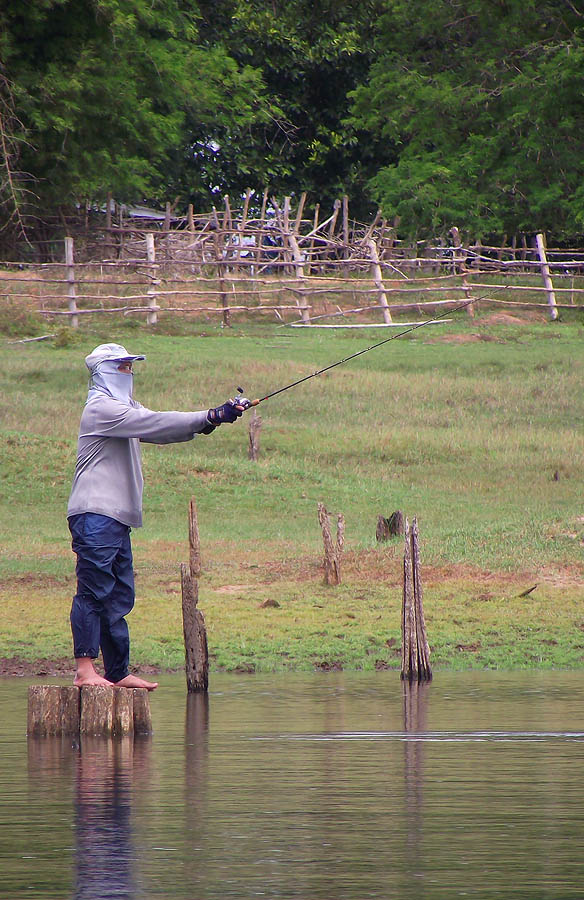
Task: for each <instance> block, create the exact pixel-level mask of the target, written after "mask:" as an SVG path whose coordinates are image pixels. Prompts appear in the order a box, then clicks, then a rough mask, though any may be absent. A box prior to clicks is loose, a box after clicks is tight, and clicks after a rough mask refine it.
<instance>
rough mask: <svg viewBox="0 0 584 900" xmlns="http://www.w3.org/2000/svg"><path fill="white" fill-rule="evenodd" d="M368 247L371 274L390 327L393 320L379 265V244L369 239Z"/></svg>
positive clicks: (384, 317)
mask: <svg viewBox="0 0 584 900" xmlns="http://www.w3.org/2000/svg"><path fill="white" fill-rule="evenodd" d="M367 246H368V247H369V253H370V254H371V274H372V275H373V280H374V281H375V286H376V287H377V290H378V292H379V305H380V307H381V310H382V312H383V321H384V322H385V324H386V325H390V324H391V321H392V318H391V313H390V311H389V306H388V303H387V296H386V294H385V285H384V284H383V279H382V277H381V266H380V264H379V254H378V253H377V244H376V243H375V241H374V240H373V238H368V239H367Z"/></svg>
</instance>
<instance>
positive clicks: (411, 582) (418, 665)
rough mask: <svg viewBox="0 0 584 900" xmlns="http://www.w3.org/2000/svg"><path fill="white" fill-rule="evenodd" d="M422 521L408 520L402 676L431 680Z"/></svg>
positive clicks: (405, 551) (406, 524) (403, 609)
mask: <svg viewBox="0 0 584 900" xmlns="http://www.w3.org/2000/svg"><path fill="white" fill-rule="evenodd" d="M418 538H419V535H418V523H417V520H416V519H413V520H412V524H411V526H410V523H409V522H408V520H407V518H406V520H405V545H404V576H403V604H402V671H401V677H402V679H404V680H405V679H407V680H408V681H414V680H417V681H429V680H430V679H431V678H432V669H431V668H430V647H429V645H428V639H427V637H426V624H425V621H424V609H423V603H422V580H421V575H420V551H419V541H418Z"/></svg>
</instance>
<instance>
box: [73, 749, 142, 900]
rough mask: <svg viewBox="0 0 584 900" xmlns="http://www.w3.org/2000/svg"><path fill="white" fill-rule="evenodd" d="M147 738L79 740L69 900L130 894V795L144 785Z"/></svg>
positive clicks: (100, 899) (128, 896) (133, 890)
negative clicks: (73, 876) (72, 889)
mask: <svg viewBox="0 0 584 900" xmlns="http://www.w3.org/2000/svg"><path fill="white" fill-rule="evenodd" d="M149 752H150V739H149V737H147V736H143V735H136V737H135V738H132V737H124V738H120V739H118V740H109V739H104V738H84V739H82V743H81V747H80V749H79V753H78V757H77V767H76V785H77V790H76V803H75V831H76V836H77V846H76V866H75V868H76V879H75V882H76V883H75V892H74V895H73V896H74V898H75V900H106V898H110V897H115V898H119V900H131V898H134V897H135V895H136V883H135V873H134V863H133V860H134V856H135V851H134V846H133V836H132V815H131V812H132V795H133V793H134V792H136V791H137V790H139V789H140V785H141V784H142V785H143V786H145V785H146V783H147V774H148V755H149Z"/></svg>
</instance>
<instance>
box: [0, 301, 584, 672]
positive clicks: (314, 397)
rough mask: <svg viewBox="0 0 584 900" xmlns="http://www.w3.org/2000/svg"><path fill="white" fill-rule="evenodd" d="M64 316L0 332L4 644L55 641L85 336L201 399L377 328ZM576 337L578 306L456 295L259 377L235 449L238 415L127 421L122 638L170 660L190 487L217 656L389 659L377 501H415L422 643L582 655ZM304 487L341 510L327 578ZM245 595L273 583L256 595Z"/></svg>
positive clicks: (505, 660)
mask: <svg viewBox="0 0 584 900" xmlns="http://www.w3.org/2000/svg"><path fill="white" fill-rule="evenodd" d="M82 324H83V327H82V329H80V334H72V333H70V332H68V331H65V332H63V333H62V334H61V335H60V338H59V340H57V341H56V342H55V341H53V342H49V341H47V342H40V343H33V344H10V343H8V340H7V339H6V338H4V339H3V341H2V344H3V346H2V351H1V356H0V385H1V392H0V409H1V412H0V420H1V422H2V426H1V433H0V444H1V457H0V517H1V521H2V541H1V556H0V591H1V595H2V596H1V602H2V610H3V613H2V619H1V624H0V657H3V658H11V657H20V658H22V659H24V660H28V661H31V662H32V661H34V660H36V659H38V658H55V657H66V656H67V655H68V654H69V652H70V639H69V629H68V610H69V606H70V599H71V595H72V593H73V590H74V578H73V570H74V557H73V555H72V553H71V551H70V546H69V535H68V530H67V524H66V519H65V511H66V504H67V498H68V493H69V488H70V483H71V477H72V473H73V468H74V463H75V446H76V436H77V427H78V421H79V416H80V412H81V408H82V405H83V403H84V400H85V395H86V384H87V382H86V370H85V367H84V364H83V357H84V356H85V355H86V354H87V353H88V352H89V351H90V350H91V349H92V348H93V347H94V346H95V345H96V344H98V343H100V342H102V341H104V340H116V341H120V342H121V343H124V344H125V345H126V346H128V348H129V349H131V350H132V351H140V352H144V353H146V355H147V361H146V362H145V363H142V364H137V366H136V371H137V375H136V378H135V395H136V397H137V398H138V399H139V400H140V401H141V402H142V403H144V405H146V406H149V407H151V408H155V409H192V408H194V409H201V408H206V407H208V406H209V405H216V404H218V403H220V402H222V401H223V400H225V399H226V398H227V397H229V396H233V394H234V392H235V391H236V387H237V386H238V385H242V386H243V387H244V388H245V391H246V393H247V394H248V396H262V395H263V394H265V393H267V392H269V391H271V390H274V389H276V388H278V387H280V386H283V385H284V384H286V383H288V382H290V381H293V380H295V379H297V378H300V377H302V376H303V375H306V374H308V373H310V372H312V371H314V370H315V369H317V368H320V367H322V366H325V365H327V364H329V363H331V362H334V361H335V360H337V359H340V358H342V357H344V356H346V355H348V354H350V353H353V352H356V351H357V350H359V349H361V348H362V347H364V346H367V345H369V344H371V343H374V342H375V341H377V340H381V339H382V338H385V337H387V336H389V334H388V331H382V330H381V329H374V330H369V331H366V330H361V329H359V330H357V331H354V332H353V331H318V330H314V331H307V330H291V329H289V328H282V327H280V328H278V327H277V326H276V325H272V324H262V325H259V324H249V323H245V324H243V323H241V324H236V325H235V326H234V327H233V328H231V329H223V330H222V329H221V328H219V327H217V326H216V325H214V324H209V325H205V326H204V327H203V326H201V325H200V324H199V325H197V326H189V325H187V324H185V325H182V326H181V327H177V326H176V325H173V326H172V328H171V326H170V323H169V324H165V322H164V320H162V322H161V324H160V326H159V328H158V329H157V331H156V332H155V333H152V330H151V329H147V328H146V327H145V326H143V325H141V324H137V323H135V322H132V323H127V324H120V323H119V322H117V323H115V324H114V323H113V321H112V320H111V319H108V321H107V322H105V321H104V319H99V320H93V321H92V322H91V323H89V322H87V321H84V322H83V323H82ZM108 329H109V330H108ZM165 331H166V332H170V331H174V332H175V333H164V332H165ZM583 338H584V330H583V327H582V321H581V316H580V317H579V314H577V313H574V314H573V315H572V314H571V320H570V319H569V318H568V319H567V320H565V321H562V322H561V323H560V322H558V323H549V322H546V321H544V320H543V318H542V319H531V320H523V321H522V320H521V319H518V318H517V317H510V316H505V315H500V314H497V315H495V314H493V313H492V312H489V313H486V314H484V315H482V316H479V317H478V318H476V319H475V320H470V319H468V318H467V317H466V316H465V315H460V316H458V317H455V321H453V322H451V323H448V324H441V325H439V326H431V327H427V328H423V329H419V330H418V331H416V332H414V333H413V334H412V335H410V336H407V337H403V338H400V339H399V340H395V341H392V342H391V343H390V344H388V345H386V346H384V347H382V348H379V349H376V350H373V351H372V352H371V353H367V354H365V355H363V356H361V357H359V358H358V359H356V360H354V361H352V362H349V363H347V364H346V365H343V366H341V367H339V368H336V369H334V370H333V371H331V372H329V373H327V374H325V375H323V376H321V377H319V378H315V379H312V380H311V381H309V382H307V383H306V384H303V385H301V386H299V387H297V388H294V389H293V390H291V391H289V392H287V393H284V394H281V395H280V396H278V397H275V398H273V399H272V400H270V401H267V402H266V403H265V404H263V405H262V406H261V407H260V408H259V411H260V413H261V416H262V420H263V427H262V432H261V458H260V460H259V461H258V462H257V463H253V462H251V461H249V460H248V458H247V445H248V437H247V424H246V421H245V419H244V420H242V421H240V422H239V423H237V424H236V425H233V426H223V427H222V428H221V429H219V430H218V431H216V432H215V433H214V434H212V435H210V436H208V437H205V436H201V437H199V438H197V439H195V441H193V442H191V443H188V444H178V445H172V446H165V447H156V446H149V445H145V446H144V447H143V463H144V474H145V478H146V488H145V495H144V513H145V527H144V528H143V529H141V530H139V531H135V532H134V535H133V537H134V555H135V565H136V573H137V604H136V608H135V610H134V612H133V613H132V614H131V616H130V625H131V631H132V638H133V661H134V662H135V663H137V664H142V665H145V664H150V665H154V666H160V667H177V666H180V665H181V663H182V654H183V650H182V631H181V629H182V625H181V613H180V573H179V566H180V562H181V561H184V560H186V559H187V558H188V547H187V537H188V531H187V508H188V501H189V498H190V497H195V498H196V502H197V506H198V510H199V524H200V532H201V541H202V549H203V563H204V572H203V576H202V579H201V584H200V605H201V608H202V609H203V611H204V613H205V616H206V620H207V626H208V631H209V644H210V650H211V653H212V656H213V660H214V665H215V666H216V667H222V668H226V669H229V670H233V669H241V670H248V671H271V670H279V669H283V668H284V669H286V668H290V669H310V668H314V667H321V668H329V667H339V666H342V667H345V668H374V667H378V668H379V667H386V666H390V667H396V668H397V667H399V664H400V657H399V647H400V633H399V629H400V604H401V558H402V546H401V539H393V540H392V541H391V542H389V543H387V544H378V543H377V542H376V539H375V528H376V522H377V516H378V515H379V514H383V515H386V516H388V515H389V514H390V513H391V512H393V511H394V510H397V509H401V510H402V511H403V512H404V514H405V515H407V516H410V517H413V516H417V518H418V522H419V528H420V535H421V552H422V576H423V581H424V589H425V600H424V603H425V611H426V618H427V625H428V633H429V639H430V645H431V648H432V653H433V656H432V662H433V665H434V666H435V667H440V666H448V667H456V668H461V667H471V666H475V667H526V666H527V667H529V666H542V667H546V666H547V667H550V666H556V667H577V666H580V665H582V664H583V662H584V607H583V605H582V602H583V601H584V587H583V584H584V580H583V576H584V564H583V558H582V554H583V549H584V546H583V545H584V540H583V539H584V502H583V494H582V472H583V469H584V440H583V425H584V392H583V390H582V388H583V384H584V378H583V375H584V353H583ZM12 339H13V340H14V336H13V337H12ZM319 501H322V502H324V503H325V504H326V506H327V508H328V509H329V510H331V511H332V512H335V513H337V512H342V513H343V514H344V515H345V518H346V552H345V559H344V568H343V572H344V577H343V584H342V585H341V586H340V587H338V588H334V587H326V586H325V585H324V584H323V573H322V569H321V555H322V540H321V535H320V528H319V524H318V519H317V503H318V502H319ZM534 584H537V588H536V589H535V590H534V591H533V592H532V593H531V594H529V595H528V596H527V597H519V596H518V595H519V594H520V593H522V592H523V591H524V590H525V589H527V588H529V587H531V586H533V585H534ZM266 599H274V600H277V601H278V603H279V606H278V607H275V608H262V607H261V603H262V602H263V601H264V600H266Z"/></svg>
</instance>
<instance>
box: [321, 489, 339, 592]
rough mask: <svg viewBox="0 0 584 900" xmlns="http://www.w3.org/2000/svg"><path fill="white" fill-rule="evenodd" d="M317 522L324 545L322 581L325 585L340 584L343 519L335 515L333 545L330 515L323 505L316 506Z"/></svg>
mask: <svg viewBox="0 0 584 900" xmlns="http://www.w3.org/2000/svg"><path fill="white" fill-rule="evenodd" d="M318 521H319V522H320V527H321V529H322V540H323V543H324V580H325V584H340V583H341V556H342V553H343V550H344V547H345V517H344V516H343V515H342V514H341V513H339V514H338V515H337V540H336V544H335V543H333V538H332V534H331V523H330V513H329V512H328V511H327V509H326V507H325V505H324V503H319V504H318Z"/></svg>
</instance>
